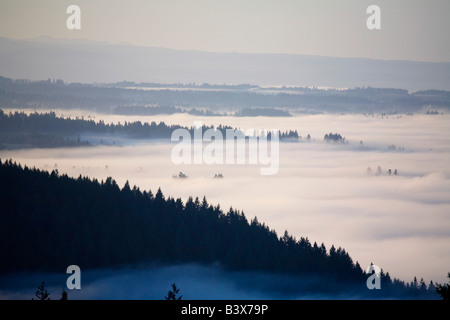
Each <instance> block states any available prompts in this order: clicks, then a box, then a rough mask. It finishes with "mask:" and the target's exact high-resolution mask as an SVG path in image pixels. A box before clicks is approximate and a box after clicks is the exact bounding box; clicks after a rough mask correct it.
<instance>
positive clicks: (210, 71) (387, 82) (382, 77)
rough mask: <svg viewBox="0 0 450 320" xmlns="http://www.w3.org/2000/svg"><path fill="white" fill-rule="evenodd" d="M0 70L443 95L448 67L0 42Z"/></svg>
mask: <svg viewBox="0 0 450 320" xmlns="http://www.w3.org/2000/svg"><path fill="white" fill-rule="evenodd" d="M0 70H1V73H2V75H3V76H7V77H12V78H20V79H31V80H40V79H47V78H51V79H64V80H65V81H69V82H90V83H94V82H97V83H98V82H119V81H124V80H132V81H138V82H158V83H173V82H182V83H194V82H195V83H204V82H209V83H251V84H254V83H257V84H259V85H264V86H266V85H269V86H273V85H296V86H319V87H320V86H325V87H335V88H353V87H357V86H361V87H362V86H366V87H367V86H372V87H391V88H402V89H407V90H413V91H416V90H425V89H439V90H450V63H433V62H414V61H386V60H373V59H366V58H335V57H322V56H307V55H293V54H241V53H211V52H200V51H180V50H172V49H163V48H152V47H138V46H131V45H118V44H109V43H105V42H95V41H83V40H64V39H52V38H46V39H43V38H38V39H34V40H11V39H7V38H0Z"/></svg>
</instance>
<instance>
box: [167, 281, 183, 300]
mask: <svg viewBox="0 0 450 320" xmlns="http://www.w3.org/2000/svg"><path fill="white" fill-rule="evenodd" d="M179 291H180V289H179V288H177V286H176V285H175V283H172V290H169V292H168V293H167V297H165V298H166V300H181V297H182V296H179V297H177V294H178V292H179Z"/></svg>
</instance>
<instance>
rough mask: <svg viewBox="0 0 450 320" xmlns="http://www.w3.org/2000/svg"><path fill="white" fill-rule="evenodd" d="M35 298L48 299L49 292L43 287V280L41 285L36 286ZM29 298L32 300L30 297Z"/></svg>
mask: <svg viewBox="0 0 450 320" xmlns="http://www.w3.org/2000/svg"><path fill="white" fill-rule="evenodd" d="M34 295H35V296H36V298H37V300H50V294H49V293H48V291H47V289H45V282H44V281H42V283H41V285H40V286H39V287H38V288H37V290H36V292H35V294H34ZM31 300H34V298H32V299H31Z"/></svg>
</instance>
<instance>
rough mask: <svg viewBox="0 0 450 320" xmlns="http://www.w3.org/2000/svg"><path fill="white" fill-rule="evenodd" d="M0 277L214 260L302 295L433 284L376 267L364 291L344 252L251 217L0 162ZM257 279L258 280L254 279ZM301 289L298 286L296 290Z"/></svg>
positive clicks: (362, 278)
mask: <svg viewBox="0 0 450 320" xmlns="http://www.w3.org/2000/svg"><path fill="white" fill-rule="evenodd" d="M0 194H1V195H2V203H1V210H0V221H1V224H0V252H1V253H2V259H1V260H0V273H11V272H19V271H56V270H59V271H60V270H65V268H67V266H68V265H72V264H76V265H78V266H80V268H82V269H83V270H85V269H90V268H105V267H113V266H121V265H127V264H136V263H145V262H152V261H153V262H159V263H162V264H178V263H191V262H194V263H201V264H212V263H219V264H221V265H222V266H224V267H225V268H226V269H231V270H246V271H263V272H269V273H273V274H289V275H296V276H300V275H303V276H307V277H311V279H315V280H314V281H311V285H310V289H309V290H310V292H308V293H335V294H336V293H337V294H339V293H345V294H358V295H363V296H367V297H372V298H373V297H378V298H379V297H389V298H395V297H397V298H408V297H409V298H414V297H415V298H436V292H435V291H434V287H432V286H430V290H428V289H427V287H426V285H425V284H424V285H423V286H422V288H420V286H419V284H418V283H417V281H416V282H415V283H411V284H405V283H403V282H401V281H399V280H397V279H392V278H391V277H390V275H389V273H384V272H382V274H381V281H382V283H383V290H367V288H366V279H367V277H368V275H367V274H366V273H365V272H364V270H362V269H361V267H360V265H359V264H358V262H354V261H353V260H352V258H351V257H350V255H349V254H348V253H347V252H346V251H345V249H343V248H340V247H339V248H336V247H335V246H331V248H330V249H329V250H327V249H326V247H325V246H324V244H323V243H322V244H321V245H319V244H317V243H313V244H312V243H311V242H310V241H309V239H308V238H307V237H300V239H296V238H295V237H294V236H292V235H290V234H289V233H288V232H287V231H286V232H285V233H284V235H283V236H281V237H279V236H278V235H277V234H276V232H275V231H274V230H271V229H270V228H269V227H268V226H267V225H266V224H264V223H261V222H259V221H258V219H257V218H256V217H255V218H253V219H251V220H250V221H249V220H248V219H247V217H246V216H245V214H244V213H243V212H242V211H239V210H236V209H232V208H230V209H229V210H228V211H223V210H222V209H221V208H220V205H215V206H214V205H211V204H210V203H208V202H207V200H206V198H203V200H199V199H198V198H195V199H194V198H192V197H191V198H189V199H188V200H187V202H186V203H183V201H182V200H181V199H180V198H178V199H175V198H172V197H166V196H164V195H163V193H162V191H161V190H160V189H159V190H158V191H157V192H156V194H153V193H152V192H151V191H141V190H140V189H139V188H137V187H136V186H135V187H131V186H130V185H129V184H128V182H127V183H126V184H125V185H124V186H123V188H119V186H118V185H117V184H116V182H115V181H114V180H113V179H112V178H107V179H106V180H105V181H101V182H100V181H98V180H96V179H93V180H91V179H89V178H87V177H81V176H80V177H79V178H78V179H73V178H70V177H68V176H67V175H60V174H59V173H58V171H57V170H54V171H52V172H51V173H49V172H45V171H40V170H38V169H30V168H27V167H22V166H20V165H18V164H16V163H13V162H12V161H11V160H9V161H4V162H2V161H0ZM262 281H263V280H262ZM302 294H303V295H305V294H307V292H302Z"/></svg>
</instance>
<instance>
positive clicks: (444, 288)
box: [436, 272, 450, 301]
mask: <svg viewBox="0 0 450 320" xmlns="http://www.w3.org/2000/svg"><path fill="white" fill-rule="evenodd" d="M447 278H448V279H449V283H446V284H436V291H437V293H439V294H440V295H441V297H442V299H443V300H445V301H449V300H450V272H449V273H448V274H447Z"/></svg>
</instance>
